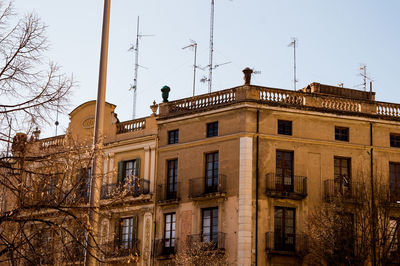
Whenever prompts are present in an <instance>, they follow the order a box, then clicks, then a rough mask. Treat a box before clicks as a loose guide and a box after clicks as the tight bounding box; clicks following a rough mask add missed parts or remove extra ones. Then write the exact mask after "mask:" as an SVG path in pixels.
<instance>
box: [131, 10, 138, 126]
mask: <svg viewBox="0 0 400 266" xmlns="http://www.w3.org/2000/svg"><path fill="white" fill-rule="evenodd" d="M133 49H134V50H135V75H134V78H133V86H131V89H132V90H133V106H132V108H133V110H132V119H135V117H136V91H137V77H138V70H139V16H138V18H137V25H136V44H135V47H133Z"/></svg>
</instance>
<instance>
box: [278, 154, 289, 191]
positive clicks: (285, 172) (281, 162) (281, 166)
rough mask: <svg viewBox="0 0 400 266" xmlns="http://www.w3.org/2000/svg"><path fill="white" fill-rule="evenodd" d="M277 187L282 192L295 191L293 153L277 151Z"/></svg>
mask: <svg viewBox="0 0 400 266" xmlns="http://www.w3.org/2000/svg"><path fill="white" fill-rule="evenodd" d="M275 187H276V189H277V190H280V191H288V192H292V191H293V152H292V151H279V150H278V151H276V180H275Z"/></svg>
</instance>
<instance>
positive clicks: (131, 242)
mask: <svg viewBox="0 0 400 266" xmlns="http://www.w3.org/2000/svg"><path fill="white" fill-rule="evenodd" d="M137 219H138V217H136V216H130V217H123V218H120V219H119V226H118V231H119V232H118V242H117V244H118V247H119V248H120V249H125V250H129V249H134V248H136V237H137V236H136V233H137V230H138V228H135V227H137V226H138V223H137ZM124 221H128V225H127V226H125V225H124ZM126 227H127V228H128V232H127V233H124V228H126ZM124 236H127V238H126V239H124V238H125V237H124Z"/></svg>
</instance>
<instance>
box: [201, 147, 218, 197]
mask: <svg viewBox="0 0 400 266" xmlns="http://www.w3.org/2000/svg"><path fill="white" fill-rule="evenodd" d="M210 166H211V169H210V168H209V167H210ZM218 176H219V151H214V152H209V153H206V154H205V167H204V191H205V192H206V193H212V192H217V191H218V184H219V180H218Z"/></svg>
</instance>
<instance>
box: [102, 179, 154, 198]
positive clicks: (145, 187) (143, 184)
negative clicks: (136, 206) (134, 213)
mask: <svg viewBox="0 0 400 266" xmlns="http://www.w3.org/2000/svg"><path fill="white" fill-rule="evenodd" d="M149 188H150V181H149V180H145V179H143V178H133V179H132V181H130V182H123V183H113V184H106V185H103V186H102V187H101V195H100V196H101V199H110V198H114V197H120V196H133V197H138V196H140V195H143V194H149V192H150V190H149Z"/></svg>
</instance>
